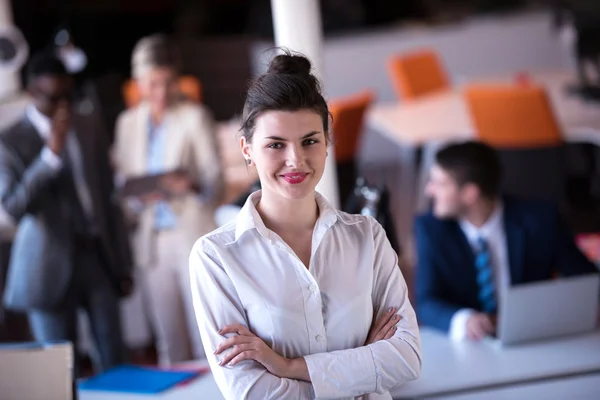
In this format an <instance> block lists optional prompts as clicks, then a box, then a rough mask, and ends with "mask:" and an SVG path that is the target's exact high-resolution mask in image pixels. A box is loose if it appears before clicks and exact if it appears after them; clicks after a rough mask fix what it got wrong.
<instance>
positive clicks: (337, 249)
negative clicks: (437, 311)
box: [190, 54, 421, 400]
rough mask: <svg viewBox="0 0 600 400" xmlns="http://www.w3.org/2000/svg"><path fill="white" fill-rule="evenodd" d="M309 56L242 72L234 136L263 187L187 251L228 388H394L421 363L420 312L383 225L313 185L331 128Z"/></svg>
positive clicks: (373, 391)
mask: <svg viewBox="0 0 600 400" xmlns="http://www.w3.org/2000/svg"><path fill="white" fill-rule="evenodd" d="M310 68H311V65H310V62H309V61H308V60H307V59H306V58H304V57H301V56H293V55H289V54H285V55H279V56H277V57H276V58H275V59H274V60H273V61H272V62H271V65H270V67H269V70H268V72H267V73H266V74H264V75H262V76H260V77H259V78H257V79H256V80H255V81H254V82H253V84H252V85H251V86H250V88H249V91H248V95H247V99H246V104H245V107H244V114H243V123H242V130H243V135H242V137H241V138H240V146H241V150H242V154H243V156H244V157H245V158H246V160H247V164H248V165H249V167H250V168H256V170H257V173H258V176H259V178H260V183H261V187H262V190H261V191H257V192H255V193H253V194H252V195H251V196H250V197H249V198H248V201H247V202H246V204H245V205H244V207H243V208H242V210H241V211H240V214H239V216H238V218H237V220H236V221H235V222H234V223H230V224H227V225H225V226H223V227H221V228H219V229H218V230H216V231H214V232H212V233H210V234H208V235H206V236H204V237H202V238H201V239H199V240H198V242H197V243H196V245H195V246H194V249H193V251H192V254H191V256H190V273H191V277H192V294H193V296H194V306H195V308H196V315H197V319H198V324H199V329H200V332H201V334H202V340H203V342H204V346H205V351H206V354H207V355H208V360H209V363H210V366H211V369H212V372H213V374H214V377H215V380H216V382H217V384H218V385H219V387H220V389H221V391H222V392H223V395H224V396H225V398H227V399H236V400H237V399H242V398H244V399H246V398H247V399H312V398H315V397H317V398H354V397H356V396H361V395H366V396H365V397H363V398H368V399H391V396H390V394H389V393H388V391H389V390H390V389H391V388H393V387H395V386H398V385H400V384H402V383H404V382H406V381H409V380H412V379H415V378H417V377H418V376H419V374H420V368H421V361H420V360H421V357H420V337H419V331H418V327H417V321H416V318H415V313H414V311H413V308H412V306H411V305H410V302H409V300H408V296H407V290H406V284H405V281H404V279H403V277H402V274H401V272H400V269H399V268H398V266H397V263H398V258H397V256H396V254H395V253H394V251H393V250H392V247H391V246H390V243H389V242H388V240H387V239H386V235H385V232H384V230H383V229H382V227H381V226H380V225H379V224H378V223H377V222H376V221H375V220H374V219H373V218H371V217H365V216H361V215H350V214H346V213H344V212H341V211H338V210H336V209H335V208H334V207H333V206H332V205H331V204H330V203H329V202H328V201H327V200H326V199H325V198H324V197H323V196H321V195H320V194H319V193H317V192H315V186H316V185H317V183H318V182H319V179H320V178H321V176H322V174H323V170H324V168H325V160H326V156H327V153H326V151H327V146H328V145H329V143H330V142H331V140H330V134H329V130H328V128H329V121H328V118H329V112H328V109H327V104H326V102H325V100H324V99H323V96H322V95H321V93H320V88H319V83H318V81H317V79H316V78H315V77H314V76H313V75H311V74H310ZM372 322H373V323H372Z"/></svg>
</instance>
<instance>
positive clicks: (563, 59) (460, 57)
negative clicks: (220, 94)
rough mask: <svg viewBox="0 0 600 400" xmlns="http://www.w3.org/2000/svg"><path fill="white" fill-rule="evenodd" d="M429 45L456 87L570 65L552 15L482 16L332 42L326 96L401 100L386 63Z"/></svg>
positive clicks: (256, 65) (260, 48)
mask: <svg viewBox="0 0 600 400" xmlns="http://www.w3.org/2000/svg"><path fill="white" fill-rule="evenodd" d="M271 46H273V44H272V43H265V42H262V43H257V44H256V46H255V47H254V49H253V51H252V58H253V60H252V63H253V70H254V71H255V72H262V71H263V70H264V65H265V59H268V53H267V55H265V54H264V51H265V49H267V48H269V47H271ZM424 46H426V47H433V48H434V49H435V50H437V52H438V53H439V54H440V55H441V57H442V59H443V61H444V63H445V64H446V68H447V70H448V72H449V74H450V76H451V78H452V79H453V80H454V81H455V82H457V83H460V82H461V81H464V80H465V79H466V78H468V77H473V76H481V75H498V74H506V73H511V72H515V71H519V70H525V69H552V68H565V67H568V66H570V65H571V61H570V58H569V55H568V51H567V50H566V48H565V46H564V45H563V44H561V43H560V41H559V37H558V36H557V35H556V34H554V33H553V32H552V30H551V28H550V15H549V13H546V12H543V11H537V12H529V13H523V14H514V15H506V16H492V17H487V18H484V17H478V18H476V19H472V20H470V21H467V22H461V23H457V24H452V25H447V26H443V27H435V28H429V27H412V28H409V27H405V28H401V27H399V28H390V29H386V30H379V31H374V32H361V33H356V34H352V35H348V36H344V37H339V38H328V39H326V40H325V48H324V60H323V67H324V74H323V81H324V84H325V85H324V86H325V91H326V93H327V95H328V97H330V98H331V97H338V96H344V95H348V94H352V93H354V92H358V91H360V90H363V89H365V88H371V89H374V90H375V91H376V92H377V94H378V96H379V97H378V100H379V101H393V100H396V96H395V94H394V92H393V89H392V87H391V86H390V81H389V79H388V75H387V71H386V60H387V58H388V57H389V56H390V55H391V54H394V53H399V52H403V51H408V50H411V49H414V48H420V47H424ZM261 56H262V57H261Z"/></svg>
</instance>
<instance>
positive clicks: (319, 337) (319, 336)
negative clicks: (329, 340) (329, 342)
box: [315, 335, 324, 343]
mask: <svg viewBox="0 0 600 400" xmlns="http://www.w3.org/2000/svg"><path fill="white" fill-rule="evenodd" d="M315 339H316V340H317V342H319V343H321V342H322V341H323V340H324V338H323V336H321V335H317V337H316V338H315Z"/></svg>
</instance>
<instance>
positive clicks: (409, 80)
mask: <svg viewBox="0 0 600 400" xmlns="http://www.w3.org/2000/svg"><path fill="white" fill-rule="evenodd" d="M387 66H388V73H389V75H390V78H391V80H392V84H393V85H394V89H395V90H396V94H397V95H398V97H399V98H400V100H411V99H415V98H417V97H420V96H423V95H426V94H430V93H434V92H437V91H441V90H445V89H447V88H449V87H450V83H449V80H448V77H447V75H446V70H445V68H444V66H443V65H442V62H441V61H440V59H439V57H438V55H437V53H436V52H435V51H433V50H420V51H415V52H411V53H406V54H401V55H396V56H393V57H391V58H390V59H389V60H388V65H387Z"/></svg>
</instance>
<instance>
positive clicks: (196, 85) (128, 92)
mask: <svg viewBox="0 0 600 400" xmlns="http://www.w3.org/2000/svg"><path fill="white" fill-rule="evenodd" d="M178 84H179V91H180V92H181V94H183V95H184V96H185V97H187V98H189V99H190V100H192V101H195V102H197V103H201V102H202V84H201V83H200V81H199V80H198V79H197V78H196V77H194V76H192V75H183V76H181V77H179V81H178ZM123 99H124V101H125V106H126V107H127V108H131V107H135V106H137V105H138V103H139V102H140V100H141V97H140V92H139V90H138V87H137V84H136V82H135V80H134V79H129V80H128V81H127V82H125V84H124V85H123Z"/></svg>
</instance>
